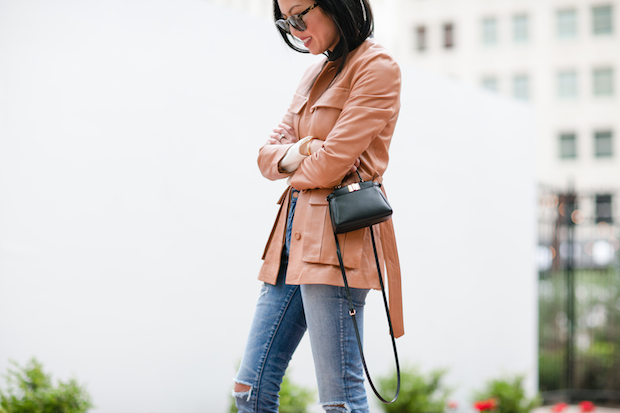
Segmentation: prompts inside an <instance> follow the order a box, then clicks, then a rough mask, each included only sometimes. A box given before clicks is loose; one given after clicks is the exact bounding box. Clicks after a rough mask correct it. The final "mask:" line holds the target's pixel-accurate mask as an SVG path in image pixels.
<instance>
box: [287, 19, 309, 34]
mask: <svg viewBox="0 0 620 413" xmlns="http://www.w3.org/2000/svg"><path fill="white" fill-rule="evenodd" d="M289 22H290V23H291V26H293V27H294V28H295V30H297V31H300V32H305V31H306V23H304V21H303V20H302V19H301V18H300V17H297V16H291V17H289Z"/></svg>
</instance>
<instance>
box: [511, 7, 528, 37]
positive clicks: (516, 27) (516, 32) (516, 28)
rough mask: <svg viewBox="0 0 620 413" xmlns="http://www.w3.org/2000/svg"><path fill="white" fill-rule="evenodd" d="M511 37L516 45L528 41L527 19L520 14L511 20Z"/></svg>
mask: <svg viewBox="0 0 620 413" xmlns="http://www.w3.org/2000/svg"><path fill="white" fill-rule="evenodd" d="M512 28H513V37H514V41H515V42H516V43H525V42H527V41H528V40H529V37H530V34H529V18H528V16H526V15H525V14H520V15H517V16H514V17H513V18H512Z"/></svg>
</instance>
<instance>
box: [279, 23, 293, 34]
mask: <svg viewBox="0 0 620 413" xmlns="http://www.w3.org/2000/svg"><path fill="white" fill-rule="evenodd" d="M276 26H278V29H280V30H282V31H283V32H285V33H289V34H290V33H291V29H290V28H289V27H288V22H287V21H286V20H283V19H280V20H278V21H276Z"/></svg>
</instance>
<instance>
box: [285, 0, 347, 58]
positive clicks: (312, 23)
mask: <svg viewBox="0 0 620 413" xmlns="http://www.w3.org/2000/svg"><path fill="white" fill-rule="evenodd" d="M313 4H314V0H278V5H279V6H280V11H281V13H282V18H283V19H286V18H288V17H290V16H292V15H294V14H299V13H301V12H303V11H305V10H306V9H307V8H308V7H311V6H312V5H313ZM302 19H303V21H304V23H305V24H306V30H304V31H303V32H302V31H299V30H296V29H295V28H294V27H293V26H290V30H291V34H292V35H293V36H295V37H297V38H298V39H300V40H301V41H302V42H303V43H304V46H305V47H306V48H307V49H308V51H309V52H310V53H312V54H314V55H317V54H321V53H323V52H325V51H326V50H329V51H333V50H334V48H335V47H336V45H337V44H338V41H339V40H340V36H339V34H338V29H337V28H336V24H335V23H334V21H333V20H332V19H331V18H330V17H329V16H327V15H325V14H324V13H323V9H321V8H320V7H315V8H313V9H312V10H310V11H309V12H308V13H306V14H305V15H304V16H303V17H302Z"/></svg>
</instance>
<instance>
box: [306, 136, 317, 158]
mask: <svg viewBox="0 0 620 413" xmlns="http://www.w3.org/2000/svg"><path fill="white" fill-rule="evenodd" d="M315 139H318V138H315V137H314V136H313V137H311V138H310V140H309V141H308V156H311V155H312V152H310V144H311V143H312V141H313V140H315Z"/></svg>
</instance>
